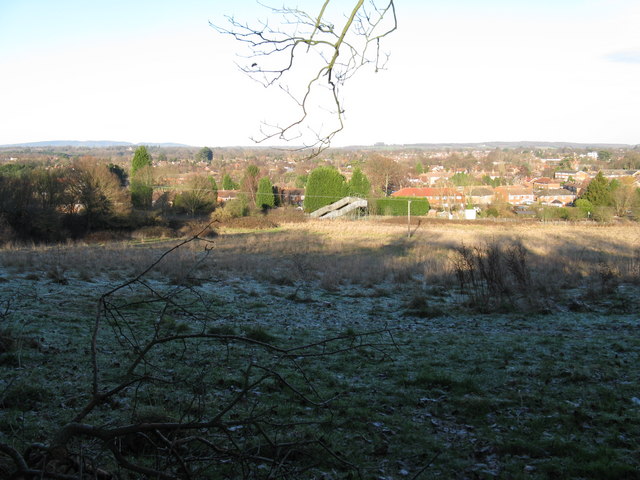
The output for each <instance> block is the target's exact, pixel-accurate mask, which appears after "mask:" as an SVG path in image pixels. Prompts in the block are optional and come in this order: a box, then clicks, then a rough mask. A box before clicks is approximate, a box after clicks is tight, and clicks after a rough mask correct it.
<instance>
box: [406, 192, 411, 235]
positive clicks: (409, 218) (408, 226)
mask: <svg viewBox="0 0 640 480" xmlns="http://www.w3.org/2000/svg"><path fill="white" fill-rule="evenodd" d="M407 238H411V200H407Z"/></svg>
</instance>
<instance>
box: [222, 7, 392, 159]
mask: <svg viewBox="0 0 640 480" xmlns="http://www.w3.org/2000/svg"><path fill="white" fill-rule="evenodd" d="M384 1H385V2H386V3H385V6H384V7H382V8H379V7H377V6H376V3H375V0H370V1H369V2H368V3H365V0H355V1H354V5H353V7H352V9H351V10H350V11H349V13H348V15H346V16H344V17H343V18H341V17H342V12H340V11H334V10H331V8H330V7H332V6H334V5H335V3H334V4H332V3H331V0H325V1H324V2H323V3H322V7H321V9H320V12H319V13H318V15H317V16H314V15H311V14H309V13H307V12H305V11H302V10H299V9H296V8H289V7H282V8H273V7H266V8H267V9H268V11H269V13H270V14H271V16H273V17H276V18H278V21H277V22H276V25H277V26H272V23H271V22H269V21H262V22H260V23H259V24H258V25H250V24H249V23H243V22H241V21H238V20H236V19H235V18H234V17H227V25H224V26H223V25H220V24H215V23H211V22H210V25H211V26H212V27H213V28H214V29H215V30H216V31H218V32H219V33H221V34H224V35H230V36H231V37H233V38H234V39H235V40H237V41H238V42H240V43H241V44H242V45H243V46H244V47H246V49H247V53H246V54H245V55H241V58H242V59H243V61H242V63H239V64H238V67H239V68H240V70H241V71H243V72H244V73H245V74H247V75H248V76H249V77H251V78H253V79H254V80H256V81H258V82H259V83H261V84H262V85H263V86H265V87H271V86H277V87H278V88H279V89H280V90H281V91H282V92H285V94H286V95H287V97H288V98H289V99H290V100H292V101H293V102H294V103H295V105H296V106H297V107H298V110H299V114H298V115H297V117H295V118H294V119H292V120H290V121H288V122H286V123H284V124H279V123H276V124H268V123H265V124H263V127H262V128H261V130H260V136H259V137H257V138H254V141H256V142H258V143H262V142H265V141H269V140H284V141H288V142H291V141H301V142H303V147H302V148H308V149H311V152H312V155H317V154H318V153H320V152H321V151H322V150H324V149H326V148H328V147H329V146H330V144H331V141H332V139H333V138H334V137H335V135H337V134H338V133H339V132H340V131H342V130H343V128H344V113H345V111H344V107H343V99H342V95H341V88H342V87H343V86H344V85H345V83H346V82H347V81H348V80H349V79H350V78H351V77H352V76H353V75H355V73H356V72H357V71H358V70H359V69H360V68H361V67H363V66H365V65H368V64H373V66H374V71H376V72H377V71H379V70H380V69H382V68H384V66H385V64H386V60H387V59H388V55H386V54H384V53H383V52H382V51H381V47H380V43H381V41H382V40H383V39H384V38H385V37H387V36H388V35H389V34H391V33H392V32H393V31H395V30H396V28H397V18H396V12H395V3H394V0H384ZM336 8H337V7H336ZM331 17H337V18H338V20H339V21H338V22H334V21H333V20H332V19H331ZM339 23H342V25H341V26H340V27H337V26H336V25H337V24H339ZM323 112H325V113H329V114H330V115H323Z"/></svg>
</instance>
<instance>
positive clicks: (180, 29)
mask: <svg viewBox="0 0 640 480" xmlns="http://www.w3.org/2000/svg"><path fill="white" fill-rule="evenodd" d="M333 1H334V3H336V6H337V7H340V6H344V8H345V12H346V11H347V10H348V7H349V6H350V5H351V4H352V2H351V0H339V1H338V0H333ZM287 2H288V0H280V1H279V3H278V6H280V5H282V4H285V5H288V6H293V7H298V8H301V9H309V11H310V12H316V10H319V8H320V6H321V3H322V2H321V0H295V1H292V2H290V3H287ZM396 9H397V15H398V30H397V31H395V32H394V33H393V34H392V35H391V36H389V37H388V38H386V39H385V41H384V42H383V45H382V48H383V49H384V51H388V52H390V54H391V56H390V59H389V62H388V63H387V66H386V69H384V70H381V71H378V72H377V73H376V72H374V71H373V70H372V69H371V68H363V69H361V70H360V71H359V72H358V73H357V74H356V76H354V77H353V78H351V79H350V80H349V82H348V83H347V84H346V85H345V87H344V89H343V91H342V93H343V95H344V103H343V106H344V109H345V115H344V116H345V128H344V130H343V131H342V132H340V133H339V134H338V135H337V136H336V137H335V139H334V141H333V145H335V146H346V145H370V144H373V143H376V142H384V143H387V144H412V143H452V142H485V141H523V140H529V141H566V142H581V143H625V144H640V128H638V121H637V119H638V112H640V28H638V25H640V2H638V1H637V0H554V1H551V0H535V1H529V0H485V1H477V0H457V1H455V2H454V1H450V0H396ZM225 15H232V16H234V18H237V19H240V20H243V21H244V20H246V21H248V22H253V21H255V20H256V19H262V18H266V17H267V16H268V12H267V11H266V10H265V9H264V8H263V7H261V6H260V5H259V4H257V3H256V2H254V1H253V0H234V1H233V2H229V1H222V0H180V1H178V0H172V1H169V0H153V1H151V0H92V1H86V0H56V1H55V2H53V1H50V0H0V145H4V144H13V143H23V142H34V141H44V140H114V141H128V142H133V143H144V142H148V143H160V142H176V143H183V144H188V145H193V146H204V145H206V146H210V147H219V146H238V145H243V146H249V145H253V142H252V138H256V137H259V134H260V128H261V122H269V123H286V122H287V121H289V120H290V119H291V118H292V117H290V115H291V114H292V110H291V108H290V107H289V106H287V105H286V104H285V103H286V102H285V101H284V100H283V97H282V91H281V90H280V91H278V90H277V89H275V90H271V89H265V88H264V87H263V86H261V85H260V84H258V83H257V82H255V81H254V80H252V79H250V78H248V77H247V76H246V75H244V74H243V73H242V72H241V71H240V70H239V69H238V67H237V65H236V64H237V63H240V64H242V62H245V61H246V60H245V59H244V58H242V57H238V53H240V52H241V50H240V48H239V45H238V44H237V42H234V41H233V40H232V39H231V38H229V37H227V36H224V35H221V34H219V33H217V32H216V31H215V30H214V29H213V28H211V26H210V25H209V22H213V23H215V24H223V23H224V18H225ZM336 20H337V22H340V21H343V17H341V16H340V15H338V16H337V17H336ZM271 21H273V20H271ZM296 80H297V81H300V80H299V79H296V78H295V77H292V79H291V81H292V82H293V81H296Z"/></svg>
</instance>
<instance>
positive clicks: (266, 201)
mask: <svg viewBox="0 0 640 480" xmlns="http://www.w3.org/2000/svg"><path fill="white" fill-rule="evenodd" d="M274 205H275V197H274V195H273V185H272V184H271V180H269V177H262V178H261V179H260V182H259V183H258V191H257V193H256V207H258V208H262V209H266V208H273V207H274Z"/></svg>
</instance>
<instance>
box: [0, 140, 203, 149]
mask: <svg viewBox="0 0 640 480" xmlns="http://www.w3.org/2000/svg"><path fill="white" fill-rule="evenodd" d="M138 145H146V146H150V147H190V146H191V145H184V144H182V143H157V142H140V143H131V142H114V141H111V140H85V141H79V140H49V141H44V142H27V143H13V144H11V145H0V148H4V147H85V148H106V147H127V146H132V147H135V146H138Z"/></svg>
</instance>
